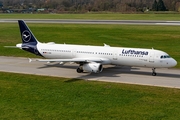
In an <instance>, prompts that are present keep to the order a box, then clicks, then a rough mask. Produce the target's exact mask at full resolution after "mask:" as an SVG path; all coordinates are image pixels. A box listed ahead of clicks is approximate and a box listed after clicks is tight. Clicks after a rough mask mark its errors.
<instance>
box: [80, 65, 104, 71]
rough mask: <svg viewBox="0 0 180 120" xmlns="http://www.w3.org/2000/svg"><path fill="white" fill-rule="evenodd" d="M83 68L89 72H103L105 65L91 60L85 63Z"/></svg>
mask: <svg viewBox="0 0 180 120" xmlns="http://www.w3.org/2000/svg"><path fill="white" fill-rule="evenodd" d="M82 69H83V70H85V71H87V72H94V73H99V72H102V70H103V67H102V65H101V64H100V63H95V62H91V63H86V64H84V65H83V66H82Z"/></svg>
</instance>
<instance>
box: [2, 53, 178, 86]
mask: <svg viewBox="0 0 180 120" xmlns="http://www.w3.org/2000/svg"><path fill="white" fill-rule="evenodd" d="M77 67H78V65H77V64H65V65H60V64H59V63H51V64H46V63H44V62H35V61H34V62H31V63H29V60H28V58H19V57H4V56H0V71H4V72H13V73H23V74H35V75H44V76H56V77H66V78H77V79H84V80H94V81H106V82H118V83H127V84H139V85H149V86H161V87H170V88H180V70H178V69H157V70H156V72H157V76H151V72H152V71H151V68H139V67H123V66H111V65H108V66H103V67H104V69H103V71H102V72H101V73H98V74H95V73H77V72H76V68H77ZM70 82H76V80H74V79H72V80H70Z"/></svg>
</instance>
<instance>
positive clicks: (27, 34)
mask: <svg viewBox="0 0 180 120" xmlns="http://www.w3.org/2000/svg"><path fill="white" fill-rule="evenodd" d="M18 23H19V28H20V33H21V38H22V43H30V42H31V43H34V44H37V43H38V40H37V39H36V38H35V36H34V35H33V33H32V32H31V30H30V29H29V27H28V26H27V25H26V23H25V22H24V21H23V20H18Z"/></svg>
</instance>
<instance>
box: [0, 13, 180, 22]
mask: <svg viewBox="0 0 180 120" xmlns="http://www.w3.org/2000/svg"><path fill="white" fill-rule="evenodd" d="M0 19H95V20H97V19H100V20H104V19H106V20H175V21H179V20H180V17H179V14H121V13H86V14H0Z"/></svg>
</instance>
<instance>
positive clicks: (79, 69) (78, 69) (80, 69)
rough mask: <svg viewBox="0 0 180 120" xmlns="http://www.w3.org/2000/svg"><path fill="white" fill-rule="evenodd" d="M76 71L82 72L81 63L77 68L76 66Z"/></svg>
mask: <svg viewBox="0 0 180 120" xmlns="http://www.w3.org/2000/svg"><path fill="white" fill-rule="evenodd" d="M76 71H77V73H82V72H83V68H82V65H80V66H79V67H78V68H77V70H76Z"/></svg>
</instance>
